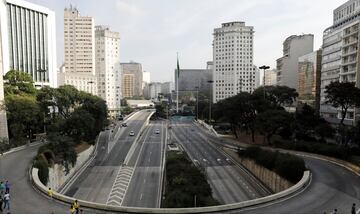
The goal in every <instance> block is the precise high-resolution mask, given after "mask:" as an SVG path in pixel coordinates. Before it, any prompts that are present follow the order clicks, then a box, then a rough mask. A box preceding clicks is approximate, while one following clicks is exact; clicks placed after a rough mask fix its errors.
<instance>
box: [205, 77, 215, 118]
mask: <svg viewBox="0 0 360 214" xmlns="http://www.w3.org/2000/svg"><path fill="white" fill-rule="evenodd" d="M207 82H208V83H210V99H209V124H211V102H212V83H214V81H213V80H208V81H207Z"/></svg>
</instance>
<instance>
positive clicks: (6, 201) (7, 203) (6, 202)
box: [4, 192, 10, 210]
mask: <svg viewBox="0 0 360 214" xmlns="http://www.w3.org/2000/svg"><path fill="white" fill-rule="evenodd" d="M6 207H7V209H8V210H10V193H9V192H6V193H5V195H4V209H6Z"/></svg>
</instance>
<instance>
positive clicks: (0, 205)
mask: <svg viewBox="0 0 360 214" xmlns="http://www.w3.org/2000/svg"><path fill="white" fill-rule="evenodd" d="M3 201H4V199H3V197H2V195H0V212H2V211H3Z"/></svg>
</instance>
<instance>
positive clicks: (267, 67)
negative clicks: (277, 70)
mask: <svg viewBox="0 0 360 214" xmlns="http://www.w3.org/2000/svg"><path fill="white" fill-rule="evenodd" d="M269 68H270V66H267V65H263V66H261V67H260V69H263V70H264V75H263V92H264V99H265V72H266V70H267V69H269Z"/></svg>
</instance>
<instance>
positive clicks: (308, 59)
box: [297, 50, 322, 113]
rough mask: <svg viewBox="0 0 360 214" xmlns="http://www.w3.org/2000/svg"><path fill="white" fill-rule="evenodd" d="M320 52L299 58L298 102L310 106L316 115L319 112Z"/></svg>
mask: <svg viewBox="0 0 360 214" xmlns="http://www.w3.org/2000/svg"><path fill="white" fill-rule="evenodd" d="M321 54H322V50H317V51H314V52H312V53H309V54H306V55H304V56H301V57H299V63H298V68H299V88H298V90H297V91H298V93H299V97H298V101H299V102H301V103H306V104H308V105H310V106H312V107H313V108H314V109H315V111H316V112H317V113H319V110H320V79H321V59H322V56H321Z"/></svg>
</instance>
